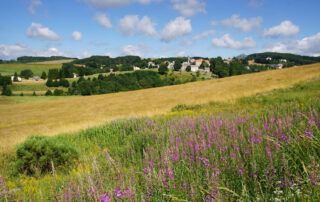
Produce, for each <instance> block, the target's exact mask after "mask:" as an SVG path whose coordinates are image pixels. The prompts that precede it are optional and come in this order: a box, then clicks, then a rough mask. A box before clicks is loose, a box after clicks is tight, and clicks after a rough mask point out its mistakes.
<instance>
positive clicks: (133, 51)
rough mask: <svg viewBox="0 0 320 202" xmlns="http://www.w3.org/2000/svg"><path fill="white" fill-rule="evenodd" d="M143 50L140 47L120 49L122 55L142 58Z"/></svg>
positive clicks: (130, 46)
mask: <svg viewBox="0 0 320 202" xmlns="http://www.w3.org/2000/svg"><path fill="white" fill-rule="evenodd" d="M143 52H144V48H143V47H142V46H134V45H126V46H124V47H123V48H122V53H123V54H124V55H135V56H140V57H143V55H144V54H143Z"/></svg>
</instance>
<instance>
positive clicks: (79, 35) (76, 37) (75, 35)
mask: <svg viewBox="0 0 320 202" xmlns="http://www.w3.org/2000/svg"><path fill="white" fill-rule="evenodd" d="M72 38H73V40H75V41H80V40H81V38H82V33H81V32H79V31H74V32H73V33H72Z"/></svg>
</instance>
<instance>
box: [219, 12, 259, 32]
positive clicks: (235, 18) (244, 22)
mask: <svg viewBox="0 0 320 202" xmlns="http://www.w3.org/2000/svg"><path fill="white" fill-rule="evenodd" d="M262 21H263V20H262V18H261V17H254V18H250V19H246V18H240V16H239V15H232V16H231V17H230V18H227V19H225V20H223V21H222V25H224V26H228V27H234V28H238V29H241V30H242V31H244V32H249V31H251V30H252V29H253V28H254V27H259V26H260V25H261V23H262Z"/></svg>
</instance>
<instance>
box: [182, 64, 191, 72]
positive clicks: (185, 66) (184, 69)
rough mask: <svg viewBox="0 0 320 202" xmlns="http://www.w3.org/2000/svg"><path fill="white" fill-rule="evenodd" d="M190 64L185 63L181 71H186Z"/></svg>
mask: <svg viewBox="0 0 320 202" xmlns="http://www.w3.org/2000/svg"><path fill="white" fill-rule="evenodd" d="M189 65H190V64H189V63H188V62H183V63H182V64H181V71H186V69H187V67H188V66H189Z"/></svg>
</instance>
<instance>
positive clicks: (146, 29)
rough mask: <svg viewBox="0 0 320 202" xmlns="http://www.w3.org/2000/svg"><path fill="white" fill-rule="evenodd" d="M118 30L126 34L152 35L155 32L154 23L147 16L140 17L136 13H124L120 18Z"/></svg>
mask: <svg viewBox="0 0 320 202" xmlns="http://www.w3.org/2000/svg"><path fill="white" fill-rule="evenodd" d="M119 26H120V31H121V32H122V33H124V34H126V35H133V34H145V35H148V36H154V35H155V34H156V29H155V24H154V23H153V22H152V21H151V19H150V18H149V17H148V16H143V17H142V18H141V19H140V18H139V16H138V15H126V16H124V17H123V18H121V19H120V22H119Z"/></svg>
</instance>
